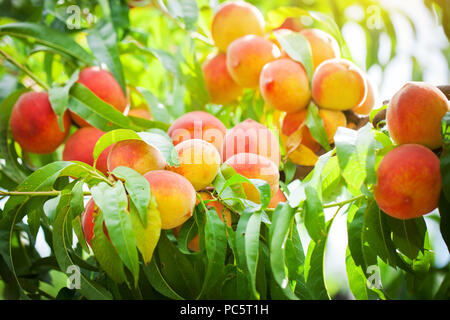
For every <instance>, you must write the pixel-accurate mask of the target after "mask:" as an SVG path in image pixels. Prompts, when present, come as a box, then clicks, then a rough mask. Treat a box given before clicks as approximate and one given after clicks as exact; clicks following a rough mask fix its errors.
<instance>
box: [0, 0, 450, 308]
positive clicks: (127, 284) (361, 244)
mask: <svg viewBox="0 0 450 320" xmlns="http://www.w3.org/2000/svg"><path fill="white" fill-rule="evenodd" d="M200 5H201V6H202V8H203V7H204V6H206V5H205V4H204V1H203V2H201V4H200ZM43 6H45V8H44V9H45V10H43V11H42V16H41V17H33V16H31V17H29V21H25V19H26V18H24V17H23V16H20V15H19V16H17V15H15V14H14V11H11V12H12V13H11V17H12V18H14V19H15V20H16V21H14V22H10V23H5V24H2V25H1V26H0V37H2V38H6V37H7V38H8V39H9V40H10V42H9V44H8V47H7V48H5V50H6V51H7V52H5V53H6V54H7V55H8V56H10V57H11V56H12V57H13V59H10V60H8V66H7V67H5V68H4V69H5V70H3V71H2V75H3V79H5V78H6V79H9V80H10V81H9V87H6V85H5V83H6V81H3V80H2V81H1V84H2V88H1V89H2V90H3V89H4V88H6V89H7V92H3V91H2V97H1V99H2V100H1V103H0V124H1V125H0V161H1V166H0V187H1V189H0V190H1V191H0V197H2V198H4V199H5V201H6V202H5V204H4V207H3V209H2V210H1V211H0V279H1V283H2V284H3V295H4V297H9V298H22V299H40V298H51V299H53V298H57V299H78V298H80V297H83V298H87V299H140V298H144V299H161V298H170V299H214V298H216V299H227V298H230V299H294V300H295V299H330V298H333V293H331V292H330V291H329V289H328V288H327V286H326V283H325V277H324V268H325V266H324V261H325V259H324V257H325V253H326V245H327V240H328V234H329V231H330V228H331V227H332V224H333V221H334V219H335V218H336V217H337V216H338V215H339V216H341V215H344V216H346V217H347V236H348V245H347V250H346V256H345V260H346V269H347V276H348V282H349V286H350V289H351V292H352V294H353V295H354V297H355V298H357V299H379V298H381V299H392V298H394V299H395V298H405V299H408V298H415V297H421V298H426V299H432V298H448V297H449V294H450V292H449V290H450V289H449V288H450V278H449V270H448V266H446V267H444V268H443V269H436V268H435V267H434V266H433V259H434V256H433V248H432V247H431V243H430V239H429V234H428V230H427V225H426V224H425V220H424V218H423V217H422V218H417V219H411V220H396V219H393V218H390V217H389V216H388V215H386V214H385V213H384V212H382V211H381V210H380V208H379V207H378V206H377V204H376V202H375V200H374V197H373V191H372V190H373V185H374V184H375V182H376V166H377V164H378V163H379V161H380V160H381V159H382V158H383V156H384V155H385V154H386V153H387V152H388V151H390V150H391V149H392V148H393V147H394V146H393V144H392V141H391V140H390V138H389V135H388V132H387V131H386V130H385V129H383V128H381V129H379V128H374V127H373V126H372V124H371V123H370V122H369V123H368V124H367V125H365V126H363V127H362V128H360V129H359V130H351V129H346V128H340V129H339V130H338V132H337V134H336V136H335V144H334V146H330V145H329V143H328V140H327V139H326V134H325V132H324V127H323V122H322V120H321V118H320V117H319V116H318V112H317V107H316V106H315V105H314V104H312V105H311V106H310V107H309V108H308V116H307V126H308V127H309V129H310V131H311V134H312V135H313V137H314V138H315V139H316V140H317V141H318V142H319V143H320V144H321V145H322V147H323V148H324V149H325V150H326V151H327V152H326V153H325V154H324V155H322V156H320V158H319V160H318V162H317V163H316V165H315V168H314V170H313V171H311V173H310V174H308V176H307V177H306V178H305V179H303V180H301V181H300V180H298V179H296V180H293V176H294V171H295V165H293V164H292V163H291V162H289V161H287V162H286V163H283V164H282V167H281V170H282V180H281V181H280V184H281V187H282V189H283V190H284V191H285V192H286V193H288V195H289V197H288V202H287V203H283V204H280V205H278V206H277V207H276V209H269V208H268V204H269V203H268V198H269V194H270V188H269V187H268V185H267V183H264V182H262V181H260V180H251V181H250V180H248V179H247V178H245V177H243V176H240V175H238V174H236V172H235V171H234V170H233V169H232V168H231V167H228V166H225V165H223V166H222V167H221V170H220V171H219V174H218V175H217V177H216V179H215V180H214V182H213V185H214V188H215V191H214V196H215V197H216V198H217V199H219V200H220V202H222V203H223V204H224V205H225V206H226V207H227V208H228V209H229V210H230V211H231V212H232V213H233V214H232V216H233V224H232V227H228V226H227V225H226V224H225V223H224V222H223V221H222V220H221V219H220V218H219V217H218V215H217V214H216V213H215V211H214V210H211V209H208V208H207V206H206V205H207V201H203V200H201V201H199V204H198V205H197V206H196V207H195V211H194V214H193V217H192V218H190V219H189V220H188V221H187V222H186V223H185V224H183V226H182V228H181V230H180V231H179V234H178V237H177V238H175V237H174V235H173V233H172V232H170V231H165V230H161V222H160V218H159V213H158V208H157V205H156V203H155V201H154V199H153V198H152V196H151V190H150V187H149V185H148V182H147V181H146V180H145V179H144V178H143V177H142V176H141V175H139V174H138V173H137V172H135V171H133V170H132V169H127V168H124V167H119V168H117V169H116V170H114V171H113V172H112V174H111V176H109V177H106V176H104V175H103V174H102V173H100V172H99V171H97V170H95V169H94V168H93V167H91V166H89V165H86V164H84V163H80V162H65V161H60V153H59V151H56V152H55V153H53V154H50V155H43V156H38V155H32V154H26V153H24V152H21V150H20V149H19V148H17V146H16V145H15V143H14V141H13V139H12V137H11V132H10V130H9V117H10V113H11V110H12V107H13V106H14V104H15V102H16V101H17V99H18V98H19V96H20V95H21V94H22V93H24V92H26V91H28V90H29V88H26V87H24V86H23V83H24V81H22V80H23V79H24V77H25V76H28V77H32V79H33V80H34V81H35V82H36V83H37V85H39V86H41V87H42V88H43V89H45V90H48V91H49V94H50V99H51V101H52V107H53V108H54V110H55V113H56V114H57V115H59V116H61V115H62V114H63V113H64V111H65V110H67V109H70V110H73V111H75V112H76V113H77V114H82V115H84V116H85V117H89V120H90V123H91V124H93V125H94V126H95V127H97V128H99V129H101V130H103V131H107V134H105V135H104V136H103V137H102V138H101V139H100V140H99V141H98V143H97V145H96V147H95V150H94V158H95V159H97V158H98V156H99V155H100V153H101V152H102V151H103V150H104V149H106V148H107V147H108V146H110V145H111V144H113V143H115V142H118V141H122V140H128V139H136V140H143V141H146V142H148V143H150V144H152V145H153V146H154V147H156V148H157V149H159V150H160V151H161V152H162V154H163V155H164V157H165V159H166V161H167V163H168V164H170V165H176V164H177V162H178V158H177V154H176V152H175V151H174V147H173V145H172V143H171V141H170V138H169V137H168V136H167V134H166V133H165V132H166V131H167V129H168V127H169V125H170V123H171V122H172V121H173V120H174V119H175V118H177V117H178V116H180V115H181V114H183V113H185V112H187V111H191V110H197V109H205V110H207V111H209V112H211V113H213V114H215V115H216V116H217V117H219V118H220V119H221V120H222V121H223V122H224V123H225V124H226V125H227V126H229V125H232V124H235V123H238V122H239V121H240V120H241V119H245V118H247V117H250V118H253V119H255V120H259V119H261V116H262V115H263V114H264V112H265V110H264V102H263V100H262V98H261V97H260V96H259V95H258V94H255V92H253V91H250V90H248V91H246V92H245V94H244V96H243V98H242V100H241V104H240V105H239V106H236V105H227V106H223V107H220V106H215V105H210V104H208V103H207V102H208V93H207V91H206V89H205V85H204V81H203V78H202V73H201V67H200V62H199V61H200V58H199V56H201V57H203V56H205V55H206V52H207V50H208V48H209V47H208V45H209V44H208V43H205V42H207V37H205V36H204V34H203V32H204V23H205V19H206V18H205V17H204V16H203V15H204V14H205V13H204V12H206V11H208V10H202V11H200V10H199V9H200V8H199V4H197V2H195V1H168V6H167V7H164V8H161V7H160V8H154V9H153V10H154V12H153V11H152V12H153V13H152V14H153V17H154V18H155V21H157V22H158V23H160V24H161V25H163V26H164V28H160V29H158V32H160V39H155V38H151V39H150V38H149V36H148V34H147V31H148V30H152V29H151V28H152V26H147V27H148V30H140V29H139V28H136V27H134V26H133V25H132V24H131V22H130V19H129V14H130V12H129V8H128V6H127V5H126V4H125V2H121V1H118V0H115V1H110V2H106V1H99V4H98V5H95V4H90V5H87V6H88V7H89V9H90V10H91V11H92V13H95V15H96V16H97V18H98V19H97V21H96V22H95V23H92V22H89V21H85V20H83V21H82V23H81V27H80V28H81V29H75V30H74V29H72V30H68V29H67V28H66V25H65V20H66V19H65V18H67V13H66V12H64V11H61V8H58V7H57V6H56V5H55V4H51V2H45V4H44V5H43ZM158 10H164V12H165V14H166V16H162V15H161V14H160V11H158ZM209 10H210V9H209ZM294 12H295V13H296V14H301V15H307V16H309V17H311V18H313V20H314V23H316V24H317V25H318V26H322V27H323V28H326V29H327V30H328V31H330V32H331V33H332V34H333V35H334V36H335V37H336V38H337V39H338V40H339V43H340V45H341V46H342V47H343V48H344V49H345V48H346V45H345V41H344V40H343V38H342V36H341V35H340V31H339V28H338V27H337V25H336V24H335V23H334V22H333V20H332V19H331V18H329V17H328V16H326V15H322V14H318V13H312V12H309V11H305V10H303V11H301V12H299V11H298V10H296V9H292V8H285V10H282V9H278V10H275V11H273V12H272V14H273V16H275V17H277V19H279V18H280V16H281V17H288V16H289V15H291V14H293V13H294ZM81 31H83V32H86V33H87V37H86V43H84V44H83V45H81V44H80V42H79V41H77V36H78V35H79V33H80V32H81ZM164 37H167V38H168V39H171V41H173V42H171V41H167V40H165V41H163V39H164ZM205 39H206V40H205ZM278 41H279V42H280V44H281V45H282V47H283V48H284V50H285V51H286V52H287V53H288V54H290V55H291V57H292V58H293V59H294V60H297V61H299V62H302V63H303V64H304V65H305V68H306V70H307V71H308V74H309V76H310V78H311V72H312V71H311V70H312V59H311V55H310V53H309V51H308V50H297V49H296V48H304V47H305V45H306V41H305V39H304V38H303V37H302V36H300V35H295V36H285V37H280V38H278ZM173 43H178V44H179V45H180V46H179V47H178V48H176V49H175V50H174V49H173V48H172V47H171V46H172V45H173ZM2 51H3V49H2ZM3 52H4V51H3ZM343 52H344V55H345V57H346V58H349V59H351V56H350V55H349V51H348V50H343ZM35 55H40V58H39V59H34V60H31V61H32V63H30V64H33V65H30V70H28V69H27V70H24V69H25V67H23V66H24V65H25V64H26V63H27V57H35ZM36 61H37V62H36ZM139 61H141V62H142V61H144V62H143V64H140V62H139ZM14 62H15V63H17V64H14ZM134 63H136V64H137V65H139V66H142V65H143V66H145V67H146V68H150V70H152V71H153V70H155V73H154V79H145V81H144V80H143V79H142V78H141V75H140V74H139V73H140V70H133V68H132V66H133V64H134ZM5 64H6V62H5ZM36 64H37V65H36ZM98 64H104V65H105V66H106V67H107V68H108V69H109V70H110V71H111V72H112V74H113V75H114V77H115V78H116V80H117V81H118V82H119V84H120V85H121V87H122V89H123V90H125V85H126V84H127V85H129V88H131V89H130V91H132V95H133V99H136V100H137V101H142V102H145V103H147V104H148V105H149V106H150V108H151V111H152V113H153V115H154V119H155V120H154V121H149V120H144V119H140V118H129V117H126V116H124V115H123V114H122V113H120V112H118V111H117V110H115V109H114V108H112V107H111V106H110V105H109V104H107V103H105V102H103V101H102V100H100V99H99V98H98V97H97V96H95V95H94V94H93V93H92V92H91V91H89V90H88V89H86V87H84V86H83V85H81V84H79V83H75V81H74V79H76V78H77V75H78V72H79V70H80V69H81V68H82V67H84V66H87V65H98ZM11 70H12V71H14V72H8V71H11ZM63 70H64V74H65V75H66V76H65V77H64V76H61V75H60V74H61V73H62V71H63ZM151 73H152V72H150V74H151ZM148 75H149V74H148V73H147V74H146V76H148ZM12 79H14V80H12ZM146 84H148V85H146ZM6 89H5V90H6ZM133 103H134V101H133ZM375 115H376V112H373V113H372V114H371V120H372V118H373V117H374V116H375ZM270 116H271V115H270V112H269V113H268V118H269V119H270ZM268 122H269V121H268ZM442 132H443V141H444V146H443V148H442V151H441V153H440V159H441V171H442V174H443V191H442V195H441V199H440V203H439V212H440V215H439V216H438V215H435V216H433V219H436V220H437V222H438V223H439V225H440V231H441V234H442V237H443V239H444V241H445V243H446V244H447V246H448V245H449V243H450V234H449V232H450V221H449V219H450V217H449V214H450V115H449V114H447V115H446V117H444V119H443V122H442ZM243 182H250V183H253V184H254V185H255V186H256V187H257V189H258V190H259V192H260V196H261V203H260V204H255V203H253V202H250V201H248V200H246V199H245V197H244V194H243V192H242V189H241V187H240V184H241V183H243ZM149 190H150V192H149ZM88 194H89V195H92V197H93V198H94V199H95V202H96V203H97V205H98V206H99V208H100V210H101V211H100V214H99V215H97V216H96V218H95V219H96V224H95V227H94V234H95V237H94V239H95V240H94V241H93V242H92V247H89V246H88V245H87V243H86V241H85V239H84V235H83V232H82V227H81V213H82V211H83V210H84V196H85V195H88ZM148 208H150V209H149V210H148ZM329 210H334V214H333V215H332V216H331V217H329V216H328V215H326V214H325V213H326V212H329ZM103 222H104V223H105V225H106V226H108V231H109V235H108V236H109V238H110V241H109V240H108V237H107V236H106V235H105V233H104V231H103V229H102V227H101V226H102V225H103ZM39 230H41V231H42V233H43V234H44V239H45V241H46V243H47V244H48V246H49V247H50V251H51V253H50V255H49V256H47V257H41V256H40V254H39V252H38V251H37V249H36V237H37V234H38V231H39ZM305 230H306V231H305ZM304 232H306V237H307V238H309V239H310V241H309V242H307V243H305V241H304V239H305V236H304V235H303V234H302V233H304ZM73 234H75V235H76V237H74V236H73ZM196 234H199V241H200V251H199V252H192V251H190V250H189V249H188V243H189V242H190V240H191V239H193V237H194V236H195V235H196ZM301 236H302V237H301ZM24 239H25V240H24ZM90 253H91V254H90ZM92 253H93V254H92ZM71 265H77V266H79V267H80V270H81V278H80V281H81V283H80V288H79V289H68V288H66V287H65V282H64V281H63V282H64V283H63V284H62V285H61V284H59V287H58V288H57V289H55V288H56V286H55V287H54V288H53V289H49V288H48V287H49V286H48V284H49V283H50V281H51V280H53V283H56V280H55V279H57V277H56V276H55V274H57V272H59V273H61V272H62V273H66V271H67V270H68V268H69V267H70V266H71ZM371 266H376V267H377V268H378V270H379V271H380V272H381V277H382V280H383V283H382V284H383V285H382V286H368V285H367V282H368V281H369V282H370V276H371V274H370V273H368V269H369V268H370V267H371ZM56 271H57V272H56ZM438 278H439V279H441V278H442V280H440V282H437V279H438ZM436 284H437V285H436Z"/></svg>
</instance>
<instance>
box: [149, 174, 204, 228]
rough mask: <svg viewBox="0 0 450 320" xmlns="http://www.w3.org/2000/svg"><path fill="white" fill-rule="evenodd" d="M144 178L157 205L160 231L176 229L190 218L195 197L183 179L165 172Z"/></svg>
mask: <svg viewBox="0 0 450 320" xmlns="http://www.w3.org/2000/svg"><path fill="white" fill-rule="evenodd" d="M144 177H145V179H147V181H148V182H149V183H150V190H151V193H152V196H153V197H155V200H156V203H157V205H158V211H159V213H160V215H161V228H162V229H166V230H167V229H173V228H176V227H178V226H180V225H182V224H183V223H184V222H186V220H187V219H189V218H190V217H191V216H192V213H193V211H194V206H195V199H196V198H195V197H196V195H195V190H194V188H193V187H192V184H191V183H190V182H189V181H188V180H187V179H186V178H185V177H183V176H182V175H180V174H178V173H175V172H171V171H166V170H154V171H150V172H147V173H146V174H145V175H144Z"/></svg>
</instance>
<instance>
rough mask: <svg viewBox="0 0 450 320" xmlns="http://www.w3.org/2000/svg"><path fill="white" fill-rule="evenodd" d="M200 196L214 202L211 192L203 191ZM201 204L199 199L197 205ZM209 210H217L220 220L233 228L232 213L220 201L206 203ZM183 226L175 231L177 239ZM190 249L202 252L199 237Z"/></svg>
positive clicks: (195, 238) (194, 239)
mask: <svg viewBox="0 0 450 320" xmlns="http://www.w3.org/2000/svg"><path fill="white" fill-rule="evenodd" d="M198 195H199V196H200V197H201V198H202V200H203V201H205V200H212V199H213V197H212V196H211V194H210V193H209V192H205V191H201V192H199V193H198ZM199 203H200V201H199V200H198V199H197V203H196V204H197V205H198V204H199ZM205 204H206V207H207V208H213V209H215V210H216V212H217V214H218V215H219V218H220V220H222V221H224V216H225V221H224V222H226V224H227V226H228V227H231V223H232V220H231V213H230V211H229V210H228V209H225V207H224V206H223V204H221V203H220V202H219V201H209V202H208V203H205ZM180 229H181V226H180V227H177V228H175V229H173V230H172V231H173V234H174V235H175V237H177V236H178V233H179V232H180ZM188 248H189V249H190V250H192V251H197V252H198V251H200V243H199V237H198V235H196V236H195V237H194V238H193V239H192V240H191V241H190V242H189V243H188Z"/></svg>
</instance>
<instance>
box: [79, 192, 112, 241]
mask: <svg viewBox="0 0 450 320" xmlns="http://www.w3.org/2000/svg"><path fill="white" fill-rule="evenodd" d="M98 210H99V208H98V207H97V206H96V205H95V202H94V199H93V198H91V199H90V200H89V201H88V203H87V205H86V208H85V209H84V212H83V213H82V214H81V227H82V229H83V233H84V238H85V239H86V241H87V243H89V245H90V246H92V238H94V225H95V223H94V218H95V216H96V215H97V214H98ZM103 232H104V233H105V235H106V237H107V238H108V240H109V234H108V229H106V225H105V222H104V221H103Z"/></svg>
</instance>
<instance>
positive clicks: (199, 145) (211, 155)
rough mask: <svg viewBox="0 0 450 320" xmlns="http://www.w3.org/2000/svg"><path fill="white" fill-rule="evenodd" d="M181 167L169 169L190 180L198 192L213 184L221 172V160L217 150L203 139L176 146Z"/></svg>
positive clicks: (184, 142)
mask: <svg viewBox="0 0 450 320" xmlns="http://www.w3.org/2000/svg"><path fill="white" fill-rule="evenodd" d="M175 149H176V150H177V152H178V157H179V160H180V166H178V167H169V168H168V169H169V170H170V171H173V172H176V173H178V174H181V175H182V176H183V177H185V178H186V179H188V180H189V182H190V183H192V185H193V186H194V189H195V190H196V191H198V190H201V189H203V188H206V187H207V186H209V185H210V184H211V182H213V180H214V178H215V177H216V175H217V172H218V171H219V168H220V164H221V159H220V154H219V152H218V151H217V149H216V148H215V147H214V146H213V145H212V144H211V143H209V142H206V141H204V140H201V139H190V140H186V141H183V142H181V143H179V144H177V145H176V146H175Z"/></svg>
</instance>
